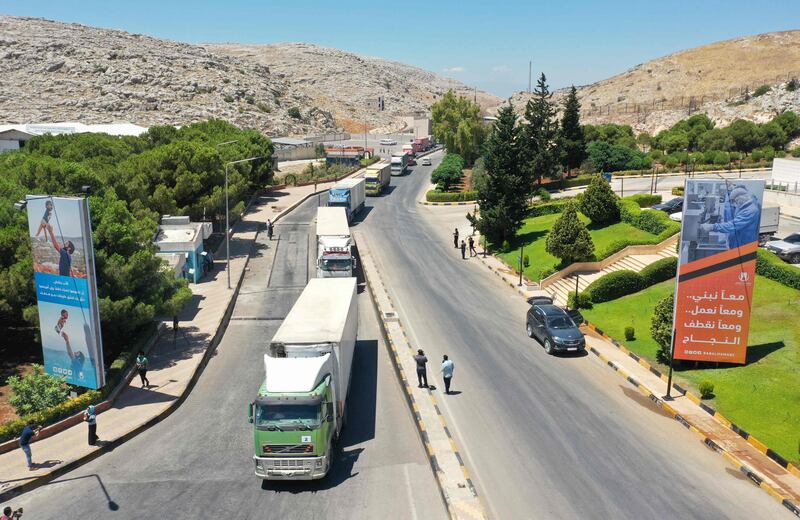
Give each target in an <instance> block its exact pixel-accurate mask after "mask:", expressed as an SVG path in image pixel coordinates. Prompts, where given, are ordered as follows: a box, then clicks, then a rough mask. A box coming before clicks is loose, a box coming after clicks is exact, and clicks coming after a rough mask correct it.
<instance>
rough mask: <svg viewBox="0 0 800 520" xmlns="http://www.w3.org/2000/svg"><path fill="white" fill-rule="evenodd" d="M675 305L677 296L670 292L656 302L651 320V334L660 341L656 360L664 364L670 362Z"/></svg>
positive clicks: (657, 341) (656, 340)
mask: <svg viewBox="0 0 800 520" xmlns="http://www.w3.org/2000/svg"><path fill="white" fill-rule="evenodd" d="M674 305H675V296H674V295H673V294H670V295H669V296H667V297H665V298H663V299H662V300H661V301H659V302H658V303H657V304H656V308H655V310H654V311H653V317H652V318H651V320H650V336H652V338H653V340H655V342H656V343H658V352H656V360H657V361H658V362H659V363H662V364H665V365H666V364H669V358H670V356H671V345H670V341H671V340H672V311H673V310H674V309H673V307H674Z"/></svg>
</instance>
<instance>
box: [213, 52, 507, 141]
mask: <svg viewBox="0 0 800 520" xmlns="http://www.w3.org/2000/svg"><path fill="white" fill-rule="evenodd" d="M205 47H206V49H208V50H210V51H213V52H218V53H225V54H228V55H232V56H236V57H240V58H245V59H248V60H253V61H255V62H256V63H259V64H261V65H264V66H268V67H269V68H270V70H271V71H272V72H273V74H275V75H279V76H280V77H281V78H282V79H283V80H285V81H287V82H288V84H289V85H290V86H291V88H292V89H293V90H296V91H298V92H301V93H303V94H304V95H306V96H308V97H309V98H311V99H312V100H313V102H314V103H315V104H316V105H317V106H319V107H321V108H323V109H324V110H326V111H329V112H331V113H332V114H333V115H334V116H335V118H336V121H337V122H338V123H340V124H341V125H342V126H344V127H345V128H347V129H348V130H352V131H363V128H364V122H365V121H366V123H367V125H368V126H369V127H370V128H372V129H376V130H378V129H381V130H397V129H399V128H402V126H403V125H404V123H403V122H402V121H401V119H400V117H399V116H403V115H409V114H413V113H415V112H424V111H426V110H428V109H429V108H430V105H431V104H432V103H433V102H435V101H436V99H438V98H439V96H441V95H442V94H444V93H445V92H447V90H449V89H453V90H455V91H456V92H457V93H459V94H461V95H464V96H467V97H469V98H473V96H475V95H477V100H478V102H479V103H480V104H481V106H483V107H491V106H495V105H497V103H499V101H500V98H498V97H497V96H494V95H492V94H488V93H485V92H481V91H478V92H477V93H475V92H473V90H472V89H470V88H469V87H467V86H466V85H464V84H463V83H461V82H458V81H456V80H453V79H450V78H445V77H443V76H439V75H437V74H434V73H432V72H429V71H427V70H423V69H420V68H418V67H413V66H410V65H405V64H403V63H398V62H395V61H389V60H384V59H380V58H373V57H369V56H361V55H358V54H353V53H350V52H345V51H341V50H338V49H331V48H327V47H320V46H318V45H311V44H305V43H281V44H274V45H238V44H226V45H206V46H205ZM379 97H383V98H384V108H385V110H384V111H380V110H378V106H377V101H378V98H379Z"/></svg>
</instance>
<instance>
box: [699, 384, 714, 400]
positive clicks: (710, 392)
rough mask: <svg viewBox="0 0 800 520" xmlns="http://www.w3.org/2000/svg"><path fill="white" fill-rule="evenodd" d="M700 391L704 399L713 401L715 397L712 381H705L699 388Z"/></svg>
mask: <svg viewBox="0 0 800 520" xmlns="http://www.w3.org/2000/svg"><path fill="white" fill-rule="evenodd" d="M698 389H699V390H700V397H701V398H702V399H711V398H712V397H714V383H712V382H711V381H703V382H702V383H700V386H699V387H698Z"/></svg>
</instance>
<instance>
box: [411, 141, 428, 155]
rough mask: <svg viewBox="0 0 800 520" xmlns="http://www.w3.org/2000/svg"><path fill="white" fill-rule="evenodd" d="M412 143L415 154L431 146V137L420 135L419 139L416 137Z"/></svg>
mask: <svg viewBox="0 0 800 520" xmlns="http://www.w3.org/2000/svg"><path fill="white" fill-rule="evenodd" d="M411 144H412V146H413V147H414V153H415V154H420V153H422V152H424V151H427V150H428V148H430V147H431V142H430V138H429V137H418V138H417V139H414V142H413V143H411Z"/></svg>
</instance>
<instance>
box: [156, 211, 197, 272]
mask: <svg viewBox="0 0 800 520" xmlns="http://www.w3.org/2000/svg"><path fill="white" fill-rule="evenodd" d="M210 235H211V222H190V221H189V217H183V216H176V217H173V216H170V215H164V216H162V217H161V225H159V226H158V232H157V233H156V236H155V237H154V238H153V243H154V244H155V245H156V246H157V247H158V250H159V253H158V256H160V257H161V258H164V259H165V260H166V261H167V262H168V263H169V264H170V265H172V267H173V269H180V270H181V271H180V275H181V276H182V277H184V278H187V279H188V280H189V281H190V282H193V283H197V282H199V281H200V279H201V278H202V277H203V268H204V265H203V258H204V255H203V240H204V239H206V238H208V237H209V236H210ZM173 254H177V255H180V256H182V257H183V262H181V261H176V259H175V258H174V257H172V256H171V255H173Z"/></svg>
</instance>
